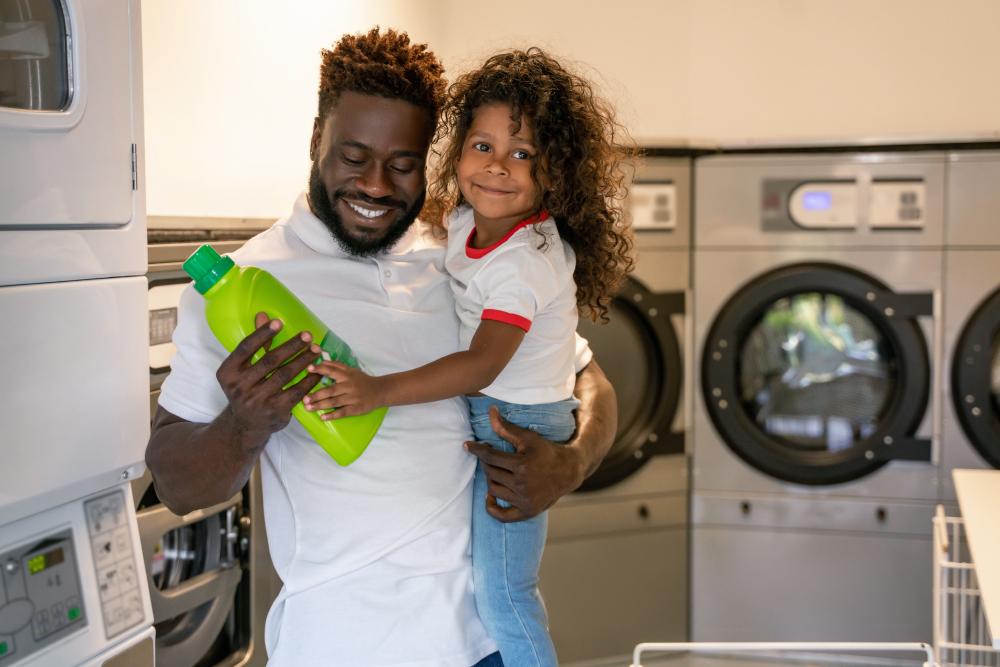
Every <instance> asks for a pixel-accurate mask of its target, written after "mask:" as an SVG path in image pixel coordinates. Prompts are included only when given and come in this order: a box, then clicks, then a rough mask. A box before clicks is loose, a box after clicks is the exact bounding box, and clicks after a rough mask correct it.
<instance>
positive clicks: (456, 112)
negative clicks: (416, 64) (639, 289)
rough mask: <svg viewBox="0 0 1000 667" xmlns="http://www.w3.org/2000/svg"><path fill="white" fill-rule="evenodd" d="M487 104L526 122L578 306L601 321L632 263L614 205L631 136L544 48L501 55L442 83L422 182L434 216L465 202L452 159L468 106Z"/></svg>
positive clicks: (458, 150)
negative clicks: (569, 253)
mask: <svg viewBox="0 0 1000 667" xmlns="http://www.w3.org/2000/svg"><path fill="white" fill-rule="evenodd" d="M493 102H503V103H506V104H510V106H511V110H512V116H513V119H514V121H515V122H520V119H521V117H522V115H526V116H528V117H529V118H530V119H531V122H532V125H533V127H534V134H535V145H536V147H537V149H538V152H539V160H537V161H536V162H535V166H534V168H533V169H534V177H535V182H536V183H539V184H544V185H542V190H543V195H542V206H543V207H544V208H546V209H548V211H549V213H550V214H551V215H552V217H553V218H554V219H555V220H556V224H557V227H558V229H559V235H560V236H561V237H562V238H563V239H564V240H565V241H567V242H568V243H569V244H570V246H572V248H573V251H574V252H575V253H576V270H575V271H574V274H573V278H574V279H575V280H576V300H577V304H578V305H579V306H580V307H581V308H583V309H585V310H586V311H587V312H588V314H589V315H590V317H591V319H593V320H595V321H596V320H597V319H598V318H600V319H601V320H602V321H607V313H608V302H609V301H610V299H611V297H612V295H614V293H615V292H616V291H617V289H618V287H619V286H620V285H621V283H622V281H623V280H624V278H625V275H626V274H628V273H629V272H630V271H631V270H632V268H633V264H634V262H633V259H632V246H633V237H632V232H631V230H630V229H629V228H628V227H626V226H625V225H624V223H623V219H622V210H621V206H620V204H621V201H622V200H623V199H624V198H625V195H626V188H625V172H624V166H625V161H626V159H627V158H630V157H632V156H634V155H635V153H636V151H635V149H634V147H633V144H632V142H631V139H630V138H629V137H628V134H627V132H626V131H625V129H624V127H622V126H621V125H620V124H619V123H618V122H617V120H616V119H615V115H614V111H613V110H612V108H611V107H610V105H608V104H607V103H606V102H604V101H603V100H601V99H599V98H598V97H597V96H596V95H595V94H594V91H593V88H592V87H591V85H590V83H589V82H588V81H586V80H585V79H583V78H581V77H580V76H577V75H575V74H573V73H571V72H569V71H567V70H566V68H564V67H563V66H562V65H560V64H559V63H558V62H557V61H556V60H555V59H554V58H552V57H551V56H549V55H548V54H546V53H545V52H544V51H542V50H541V49H538V48H530V49H528V50H527V51H521V50H513V51H506V52H503V53H499V54H497V55H495V56H493V57H491V58H490V59H489V60H487V61H486V62H485V63H484V64H483V66H482V67H480V68H479V69H477V70H475V71H472V72H469V73H467V74H464V75H462V76H460V77H459V78H458V79H457V80H456V81H455V83H453V84H452V85H451V87H450V88H449V89H448V99H447V100H446V101H445V106H444V108H443V109H442V112H441V123H440V125H439V127H438V132H439V133H440V135H439V136H440V137H443V138H444V142H443V143H444V146H443V148H442V149H441V151H440V161H439V163H438V167H437V169H436V170H435V173H434V176H433V178H432V180H431V184H430V188H429V190H430V193H429V194H430V198H429V199H430V200H432V201H433V202H434V203H435V208H436V209H440V211H438V212H441V211H447V210H449V209H451V208H453V207H455V206H458V205H460V204H462V203H464V200H463V198H462V193H461V192H460V191H459V189H458V185H457V182H458V179H457V173H456V169H457V165H456V163H457V162H458V159H459V158H460V157H461V154H462V146H463V144H464V143H465V137H466V134H467V133H468V131H469V127H470V126H471V125H472V116H473V114H474V112H475V111H476V109H478V108H479V107H480V106H482V105H484V104H489V103H493ZM425 219H429V220H430V221H431V222H437V221H439V220H441V218H440V216H436V217H430V218H425Z"/></svg>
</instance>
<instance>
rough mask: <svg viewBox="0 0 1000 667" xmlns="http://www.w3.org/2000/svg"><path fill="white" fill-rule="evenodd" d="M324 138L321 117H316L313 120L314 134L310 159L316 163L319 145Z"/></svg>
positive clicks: (310, 148) (310, 143) (310, 144)
mask: <svg viewBox="0 0 1000 667" xmlns="http://www.w3.org/2000/svg"><path fill="white" fill-rule="evenodd" d="M322 138H323V123H322V122H320V117H319V116H316V117H315V118H314V119H313V133H312V138H311V139H310V140H309V159H310V160H312V161H313V162H315V161H316V156H317V155H319V143H320V140H322Z"/></svg>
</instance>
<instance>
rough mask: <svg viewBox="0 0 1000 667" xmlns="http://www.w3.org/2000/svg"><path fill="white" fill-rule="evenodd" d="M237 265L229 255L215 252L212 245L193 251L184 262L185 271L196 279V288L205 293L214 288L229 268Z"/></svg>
mask: <svg viewBox="0 0 1000 667" xmlns="http://www.w3.org/2000/svg"><path fill="white" fill-rule="evenodd" d="M234 266H236V263H235V262H233V260H231V259H229V258H228V257H220V256H219V253H217V252H215V248H213V247H212V246H210V245H203V246H202V247H200V248H198V249H197V250H195V251H194V252H193V253H191V256H190V257H188V258H187V260H185V262H184V266H183V268H184V272H185V273H187V274H188V275H189V276H191V279H192V280H193V281H194V288H195V289H196V290H198V292H199V293H200V294H204V293H205V292H207V291H208V290H210V289H212V286H213V285H215V283H217V282H219V278H221V277H222V276H224V275H226V273H227V272H228V271H229V269H231V268H233V267H234Z"/></svg>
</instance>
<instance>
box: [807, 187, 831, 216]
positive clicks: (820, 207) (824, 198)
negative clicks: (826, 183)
mask: <svg viewBox="0 0 1000 667" xmlns="http://www.w3.org/2000/svg"><path fill="white" fill-rule="evenodd" d="M832 203H833V197H831V196H830V193H829V192H826V191H823V190H810V191H808V192H806V193H805V194H804V195H802V205H803V206H804V207H805V208H806V210H807V211H825V210H827V209H829V208H830V205H831V204H832Z"/></svg>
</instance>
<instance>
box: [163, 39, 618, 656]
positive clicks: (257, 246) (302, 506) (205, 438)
mask: <svg viewBox="0 0 1000 667" xmlns="http://www.w3.org/2000/svg"><path fill="white" fill-rule="evenodd" d="M441 73H442V69H441V66H440V64H439V63H438V61H437V59H436V58H435V57H434V56H433V54H431V53H430V52H428V51H427V50H426V48H425V47H424V46H423V45H411V44H410V42H409V38H408V37H407V36H406V35H405V34H399V33H396V32H393V31H391V30H390V31H387V32H386V33H380V32H379V31H378V30H377V29H376V30H372V31H371V32H369V33H368V34H367V35H363V36H345V37H344V38H343V39H342V40H341V41H340V42H339V43H338V44H337V45H336V47H335V48H334V49H333V51H327V52H324V54H323V65H322V68H321V81H320V95H319V115H318V116H317V118H316V120H315V123H314V127H313V136H312V142H311V146H310V153H311V158H312V160H313V166H312V171H311V175H310V181H309V193H308V197H307V196H305V195H303V196H301V197H300V198H299V199H298V201H297V202H296V203H295V206H294V208H293V210H292V213H291V214H290V215H289V216H288V217H287V218H285V219H283V220H280V221H278V222H277V223H275V225H274V226H273V227H272V228H271V229H269V230H267V231H266V232H264V233H262V234H260V235H258V236H257V237H255V238H254V239H251V240H250V241H248V242H247V243H246V245H245V246H244V247H243V248H241V249H240V250H238V251H237V252H236V253H234V254H233V258H234V259H235V261H236V262H237V263H238V264H247V265H254V266H259V267H261V268H264V269H267V270H268V271H271V272H272V273H273V274H274V275H275V276H276V277H277V278H278V279H279V280H281V281H282V282H284V283H285V284H286V285H287V286H288V287H289V288H290V289H291V290H292V291H293V292H295V294H296V295H297V296H298V297H299V298H300V299H302V300H303V301H304V302H305V303H306V304H307V305H308V306H309V307H310V308H311V309H312V310H313V311H314V312H315V313H316V314H317V315H319V316H320V318H321V319H323V321H324V322H326V323H327V324H328V325H329V326H330V327H331V328H332V329H333V330H334V331H336V332H337V334H338V335H339V336H341V337H342V338H343V339H344V340H346V341H347V342H348V343H349V344H350V345H351V346H352V348H353V349H354V352H355V354H356V355H357V357H358V358H359V359H362V360H363V361H364V362H365V363H366V364H367V365H368V367H369V368H370V370H371V371H372V372H374V373H376V374H384V373H390V372H395V371H400V370H405V369H409V368H414V367H416V366H420V365H422V364H425V363H427V362H429V361H431V360H433V359H437V358H439V357H441V356H444V355H445V354H449V353H451V352H454V351H455V350H456V348H457V345H458V322H457V318H456V316H455V313H454V303H453V300H452V294H451V290H450V287H449V284H448V278H447V275H446V274H445V273H444V269H443V260H444V248H443V245H442V244H441V242H440V240H439V239H436V238H434V237H433V235H432V234H431V233H430V232H429V231H428V230H427V228H425V227H424V226H423V225H422V224H419V223H418V224H413V222H414V220H415V219H416V216H417V214H418V213H419V212H420V209H421V206H422V205H423V201H424V196H425V175H424V168H425V161H426V157H427V151H428V149H429V146H430V143H431V139H432V136H433V133H434V128H435V124H436V119H437V113H438V110H439V109H440V104H441V100H442V97H443V94H444V85H445V84H444V80H443V79H442V78H441ZM257 324H258V326H259V328H258V329H257V331H256V332H255V333H253V334H251V335H250V336H248V337H247V338H246V339H245V340H244V341H243V342H242V343H241V344H240V346H239V347H237V349H236V350H235V351H234V352H233V353H232V354H229V355H228V356H227V355H226V353H225V351H224V350H223V348H222V347H221V346H220V345H219V344H218V343H217V342H216V341H215V339H214V337H213V336H212V334H211V332H210V331H209V329H208V326H207V324H206V322H205V317H204V305H203V302H202V299H201V297H200V296H199V295H198V294H196V293H195V292H194V291H193V290H192V289H190V288H188V289H187V290H186V291H185V293H184V295H183V297H182V300H181V306H180V319H179V323H178V327H177V331H176V332H175V334H174V342H175V343H176V345H177V349H178V352H177V355H176V357H175V358H174V361H173V362H172V364H171V366H172V372H171V375H170V377H169V379H168V380H167V382H166V383H165V384H164V386H163V390H162V394H161V396H160V407H159V408H158V410H157V414H156V418H155V422H154V425H153V435H152V437H151V439H150V443H149V447H148V450H147V454H146V460H147V463H148V465H149V469H150V470H151V471H152V473H153V477H154V479H155V481H156V488H157V492H158V494H159V496H160V498H161V500H163V502H164V503H166V505H167V506H168V507H170V508H171V509H172V510H173V511H175V512H177V513H181V514H183V513H186V512H190V511H192V510H193V509H195V508H199V507H206V506H209V505H212V504H214V503H217V502H220V501H222V500H223V499H225V498H227V497H229V496H230V495H232V494H233V493H235V492H236V491H237V490H238V489H240V488H241V487H242V486H243V484H245V483H246V480H247V478H248V476H249V474H250V471H251V470H252V468H253V466H254V464H255V463H256V462H257V461H258V459H260V461H261V472H262V479H263V485H264V507H265V518H266V522H267V531H268V541H269V544H270V548H271V556H272V559H273V561H274V564H275V568H276V570H277V572H278V574H279V575H280V576H281V579H282V581H283V582H284V587H283V589H282V591H281V593H280V594H279V596H278V599H277V600H276V602H275V604H274V606H273V607H272V609H271V611H270V613H269V614H268V622H267V631H266V644H267V649H268V654H269V656H270V659H271V661H272V664H273V665H278V666H286V665H295V666H299V665H351V666H352V667H353V666H357V665H396V666H401V665H413V666H416V665H420V666H427V667H430V666H433V667H451V666H454V667H469V666H470V665H474V664H477V663H478V664H480V665H496V664H500V661H499V658H498V654H496V653H495V651H496V648H495V645H494V644H493V642H492V640H491V639H490V638H489V637H487V636H486V633H485V631H484V630H483V628H482V626H481V624H480V622H479V619H478V617H477V615H476V611H475V606H474V602H473V598H472V594H471V593H472V590H471V585H472V584H471V565H470V562H469V554H468V548H469V530H470V521H471V518H470V517H471V488H472V477H473V472H474V468H475V462H476V459H475V458H474V457H472V456H469V455H468V453H467V452H466V451H465V450H463V448H462V447H461V445H460V443H462V442H463V441H465V440H468V439H469V437H470V429H469V423H468V415H467V408H466V406H465V403H464V400H463V399H461V398H455V399H450V400H446V401H439V402H436V403H429V404H423V405H413V406H404V407H398V408H393V409H391V410H390V411H389V413H388V415H387V416H386V418H385V421H384V422H383V424H382V427H381V428H380V430H379V432H378V434H377V435H376V437H375V439H374V440H373V441H372V442H371V444H370V445H369V447H368V449H367V451H366V452H365V453H364V455H362V457H361V458H360V459H358V461H356V462H355V463H354V464H352V465H351V466H350V467H348V468H341V467H340V466H338V465H337V464H336V463H334V462H333V461H332V459H330V457H329V456H327V455H326V453H325V452H324V451H323V450H322V449H320V448H319V447H318V446H316V445H315V443H314V442H312V440H311V439H310V438H309V436H308V434H307V433H306V432H305V430H304V429H303V428H302V427H301V426H300V425H299V424H298V423H297V422H295V421H292V422H290V421H289V410H290V409H291V407H292V406H293V405H295V404H296V403H297V402H298V401H299V400H301V399H302V397H303V396H304V395H305V394H306V393H307V392H308V391H309V390H310V389H311V388H312V387H313V386H314V385H315V383H316V382H317V379H318V378H317V377H316V376H314V375H307V376H306V378H305V379H304V380H302V381H301V382H299V383H298V384H296V385H294V386H291V387H288V388H286V389H282V387H284V386H285V385H287V384H288V382H289V381H290V380H291V379H292V378H293V377H294V376H295V375H297V374H298V373H299V372H300V371H302V370H304V369H305V367H306V365H307V364H308V363H309V362H310V361H311V360H312V359H314V358H315V354H316V353H317V352H318V348H317V347H316V346H315V345H314V343H315V341H311V340H310V339H309V337H308V334H300V335H298V336H296V337H293V338H292V339H291V340H289V341H288V342H286V343H284V344H282V345H280V346H277V347H274V348H273V349H271V350H270V351H269V352H267V354H265V355H264V356H263V357H262V358H261V359H260V360H259V361H258V362H257V363H256V364H251V362H250V359H251V356H252V355H253V353H254V351H255V350H257V349H259V348H261V347H264V348H268V347H269V341H270V339H271V338H272V337H273V336H274V334H275V333H276V331H277V330H279V329H280V327H281V323H280V321H278V320H268V319H267V316H266V315H265V314H258V318H257ZM307 350H308V351H307ZM300 353H301V354H300ZM578 357H579V358H578V360H577V365H578V371H580V373H579V375H578V379H577V390H576V395H577V397H578V398H580V400H581V402H582V406H581V409H580V411H579V414H580V417H579V418H578V429H577V435H576V436H575V438H574V439H573V440H572V441H570V442H569V443H568V444H566V445H564V446H557V445H554V444H552V443H550V442H547V441H545V440H542V439H541V438H540V437H538V436H537V435H535V434H533V433H531V432H529V431H524V430H522V429H518V428H516V427H514V426H512V425H508V424H504V423H501V421H500V420H499V418H498V417H497V416H496V415H493V419H494V422H495V423H494V427H495V428H496V429H497V431H498V433H500V434H501V435H503V436H504V437H506V438H507V439H509V440H510V441H511V442H512V443H514V444H515V445H516V446H517V448H518V452H516V453H515V454H503V453H500V452H494V451H493V450H490V449H489V448H487V447H485V446H483V445H480V444H478V443H467V445H466V446H467V447H468V450H469V451H471V452H472V453H473V454H475V455H476V456H478V457H480V459H481V460H482V461H483V462H484V463H485V464H487V465H488V466H489V467H488V473H489V478H490V492H491V494H493V496H494V498H492V499H491V500H490V501H489V502H490V512H491V513H492V514H493V516H495V517H497V518H498V519H499V520H504V521H512V520H518V519H523V518H526V517H529V516H533V515H534V514H537V513H538V512H540V511H541V510H543V509H545V508H547V507H548V506H550V505H551V504H552V503H553V502H555V500H556V499H557V498H559V497H560V496H561V495H563V494H565V493H568V492H569V491H572V490H573V489H574V488H576V487H577V486H578V485H579V484H580V483H581V482H582V481H583V479H584V478H585V477H586V475H587V474H589V473H590V472H592V471H593V469H594V468H596V466H597V464H598V463H599V462H600V459H601V457H603V455H604V453H605V452H606V451H607V449H608V447H610V444H611V441H612V439H613V437H614V429H615V421H616V414H615V407H614V401H615V399H614V392H613V390H612V389H611V387H610V385H609V384H608V382H607V380H606V378H605V377H604V375H603V373H602V372H601V371H600V369H599V368H598V367H597V365H596V363H593V362H591V363H589V364H588V363H587V362H588V361H589V350H586V349H584V350H583V351H582V352H581V353H580V354H579V355H578ZM289 360H290V361H289ZM284 362H288V363H287V364H285V365H282V364H283V363H284ZM216 369H217V370H216ZM496 498H501V499H504V500H507V501H508V502H510V503H511V505H512V506H511V507H508V508H501V507H500V506H499V505H497V504H496ZM508 667H514V666H508Z"/></svg>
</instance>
